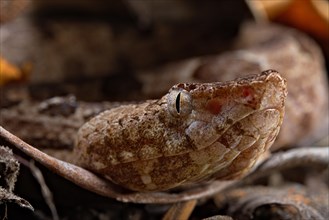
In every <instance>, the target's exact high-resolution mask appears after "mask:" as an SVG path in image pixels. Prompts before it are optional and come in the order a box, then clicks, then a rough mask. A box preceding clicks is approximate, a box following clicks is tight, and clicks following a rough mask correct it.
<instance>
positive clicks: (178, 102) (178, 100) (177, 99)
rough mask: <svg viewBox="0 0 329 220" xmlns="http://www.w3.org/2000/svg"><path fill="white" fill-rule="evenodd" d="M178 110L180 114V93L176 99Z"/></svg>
mask: <svg viewBox="0 0 329 220" xmlns="http://www.w3.org/2000/svg"><path fill="white" fill-rule="evenodd" d="M176 110H177V112H178V113H180V93H178V95H177V97H176Z"/></svg>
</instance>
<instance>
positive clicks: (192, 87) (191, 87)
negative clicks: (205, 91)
mask: <svg viewBox="0 0 329 220" xmlns="http://www.w3.org/2000/svg"><path fill="white" fill-rule="evenodd" d="M188 88H189V90H190V91H191V90H193V89H196V85H195V84H190V85H189V86H188Z"/></svg>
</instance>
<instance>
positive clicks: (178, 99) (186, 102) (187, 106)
mask: <svg viewBox="0 0 329 220" xmlns="http://www.w3.org/2000/svg"><path fill="white" fill-rule="evenodd" d="M191 101H192V100H191V96H190V94H189V93H188V92H187V91H185V90H178V91H177V90H172V91H170V93H169V94H168V109H169V112H170V114H172V115H173V116H175V117H179V116H185V115H188V114H190V113H191V111H192V105H191Z"/></svg>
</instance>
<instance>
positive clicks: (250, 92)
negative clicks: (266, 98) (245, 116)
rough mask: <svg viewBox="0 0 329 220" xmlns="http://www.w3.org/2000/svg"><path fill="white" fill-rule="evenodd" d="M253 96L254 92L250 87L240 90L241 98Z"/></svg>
mask: <svg viewBox="0 0 329 220" xmlns="http://www.w3.org/2000/svg"><path fill="white" fill-rule="evenodd" d="M253 95H254V91H253V89H252V88H250V87H244V88H243V89H242V97H243V98H247V97H250V96H253Z"/></svg>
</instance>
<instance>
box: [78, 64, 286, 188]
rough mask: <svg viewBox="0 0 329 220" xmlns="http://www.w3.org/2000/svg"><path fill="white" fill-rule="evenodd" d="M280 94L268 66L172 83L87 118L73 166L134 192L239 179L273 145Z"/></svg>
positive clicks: (281, 84)
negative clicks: (235, 75) (224, 77)
mask: <svg viewBox="0 0 329 220" xmlns="http://www.w3.org/2000/svg"><path fill="white" fill-rule="evenodd" d="M286 94H287V90H286V82H285V80H284V79H283V78H282V77H281V76H280V75H279V74H278V73H277V72H276V71H273V70H268V71H265V72H263V73H262V74H261V75H257V76H250V77H246V78H239V79H236V80H234V81H229V82H225V83H221V82H216V83H201V84H198V83H191V84H177V85H175V86H173V87H172V88H171V89H170V90H169V92H168V93H167V94H166V95H165V96H163V97H162V98H161V99H159V100H153V101H146V102H145V103H141V104H136V105H133V104H132V105H122V106H120V107H118V108H114V109H111V110H108V111H104V112H102V113H100V114H99V115H97V116H96V117H94V118H93V119H91V120H90V121H89V122H87V123H85V124H84V125H83V126H82V127H81V128H80V130H79V132H78V137H77V144H76V147H75V148H74V152H75V156H76V157H77V161H76V163H77V164H78V165H80V166H82V167H85V168H87V169H89V170H92V171H94V172H96V173H99V174H101V175H102V176H105V177H106V178H108V179H110V180H111V181H113V182H115V183H117V184H119V185H120V186H123V187H126V188H128V189H131V190H136V191H154V190H157V191H158V190H167V189H171V188H174V187H177V186H183V185H186V184H188V185H189V184H193V183H196V182H199V181H202V180H206V179H211V178H221V179H231V178H234V177H238V176H241V175H242V174H243V173H245V172H246V171H248V170H249V169H250V168H251V167H252V165H253V164H254V163H255V162H256V160H257V159H258V158H259V157H260V156H261V155H262V154H263V153H264V152H266V150H267V149H268V148H269V147H270V146H271V144H272V143H273V142H274V140H275V138H276V136H277V134H278V132H279V128H280V125H281V123H282V120H283V115H284V102H285V98H286Z"/></svg>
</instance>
